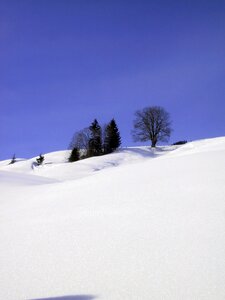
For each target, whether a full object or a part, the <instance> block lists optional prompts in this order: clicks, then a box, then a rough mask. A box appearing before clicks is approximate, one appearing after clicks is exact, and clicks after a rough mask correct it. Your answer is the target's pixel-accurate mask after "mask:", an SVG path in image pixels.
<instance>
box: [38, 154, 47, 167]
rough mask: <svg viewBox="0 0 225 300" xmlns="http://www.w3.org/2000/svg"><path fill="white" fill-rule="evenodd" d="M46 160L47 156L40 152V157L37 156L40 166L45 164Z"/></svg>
mask: <svg viewBox="0 0 225 300" xmlns="http://www.w3.org/2000/svg"><path fill="white" fill-rule="evenodd" d="M44 160H45V157H44V156H43V155H42V154H40V155H39V157H38V158H36V161H37V164H38V165H39V166H40V165H42V164H43V162H44Z"/></svg>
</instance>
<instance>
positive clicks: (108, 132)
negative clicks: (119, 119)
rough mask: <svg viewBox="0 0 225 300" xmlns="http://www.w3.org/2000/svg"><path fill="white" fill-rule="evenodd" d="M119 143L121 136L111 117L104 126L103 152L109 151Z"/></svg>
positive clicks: (114, 148)
mask: <svg viewBox="0 0 225 300" xmlns="http://www.w3.org/2000/svg"><path fill="white" fill-rule="evenodd" d="M120 145H121V137H120V132H119V130H118V127H117V125H116V121H115V120H114V119H112V120H111V121H110V122H109V124H108V125H107V126H106V128H105V134H104V153H105V154H107V153H111V152H113V151H115V150H116V149H117V148H118V147H119V146H120Z"/></svg>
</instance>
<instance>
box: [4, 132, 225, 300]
mask: <svg viewBox="0 0 225 300" xmlns="http://www.w3.org/2000/svg"><path fill="white" fill-rule="evenodd" d="M67 154H68V152H67V151H60V152H55V153H49V154H46V155H45V158H46V160H45V162H46V164H45V165H44V166H43V167H39V168H35V169H33V168H32V162H33V161H34V159H31V160H26V161H21V162H17V163H15V164H14V165H6V164H4V163H2V164H0V192H1V198H0V245H1V246H0V265H1V268H0V278H1V279H0V280H1V282H0V284H1V289H0V299H4V300H18V299H43V300H44V299H49V300H50V299H51V298H53V299H57V297H58V299H60V300H62V299H63V300H64V299H71V300H80V299H82V300H83V299H102V300H103V299H104V300H137V299H141V300H149V299H154V300H155V299H156V300H161V299H165V300H170V299H182V300H183V299H184V300H190V299H198V300H199V299H200V300H206V299H207V300H211V299H215V300H222V299H225V286H224V282H225V254H224V253H225V235H224V228H225V217H224V211H225V201H224V199H225V185H224V182H225V155H224V154H225V137H221V138H215V139H208V140H202V141H196V142H192V143H188V144H186V145H182V146H179V147H174V146H168V147H160V148H158V149H156V150H155V151H152V150H150V149H149V147H135V148H128V149H123V150H122V151H118V152H117V153H113V154H111V155H107V156H102V157H95V158H91V159H86V160H82V161H79V162H75V163H66V162H65V161H66V157H67ZM21 182H22V183H21ZM37 183H38V184H37ZM46 183H48V184H46ZM82 297H83V298H82ZM85 297H86V298H85ZM88 297H89V298H88Z"/></svg>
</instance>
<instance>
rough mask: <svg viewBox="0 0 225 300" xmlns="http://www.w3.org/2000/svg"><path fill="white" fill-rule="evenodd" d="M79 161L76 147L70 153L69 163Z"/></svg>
mask: <svg viewBox="0 0 225 300" xmlns="http://www.w3.org/2000/svg"><path fill="white" fill-rule="evenodd" d="M79 159H80V153H79V150H78V148H77V147H74V148H73V150H72V151H71V153H70V157H69V159H68V160H69V162H74V161H77V160H79Z"/></svg>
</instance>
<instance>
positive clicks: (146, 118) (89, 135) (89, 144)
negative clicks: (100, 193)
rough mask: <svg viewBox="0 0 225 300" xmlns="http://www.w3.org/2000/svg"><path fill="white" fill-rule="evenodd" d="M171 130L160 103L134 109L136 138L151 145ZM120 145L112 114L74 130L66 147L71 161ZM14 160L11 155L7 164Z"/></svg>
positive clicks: (38, 161) (168, 116)
mask: <svg viewBox="0 0 225 300" xmlns="http://www.w3.org/2000/svg"><path fill="white" fill-rule="evenodd" d="M171 132H172V127H171V120H170V115H169V113H168V112H167V111H166V110H165V109H164V108H163V107H161V106H149V107H145V108H143V109H142V110H137V111H136V112H135V119H134V121H133V130H132V136H133V139H134V141H135V142H138V141H141V142H146V141H150V142H151V147H156V145H157V143H158V142H159V141H161V142H167V141H168V139H169V137H170V135H171ZM186 142H187V141H179V142H177V143H174V145H181V144H184V143H186ZM120 145H121V136H120V132H119V129H118V126H117V124H116V121H115V119H114V118H113V119H112V120H111V121H110V122H109V123H108V124H106V125H104V126H103V127H101V126H100V125H99V123H98V121H97V119H94V121H93V122H92V123H91V124H90V126H89V127H86V128H84V129H82V130H80V131H77V132H75V134H74V135H73V138H72V141H71V143H70V146H69V149H71V153H70V156H69V159H68V161H69V162H74V161H77V160H80V159H84V158H88V157H93V156H99V155H105V154H109V153H112V152H114V151H115V150H117V149H118V148H119V147H120ZM15 161H16V158H15V155H14V156H13V158H12V160H11V162H10V164H13V163H14V162H15ZM36 161H37V164H38V165H41V164H42V163H43V161H44V156H43V155H40V156H39V157H38V158H37V159H36Z"/></svg>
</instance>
